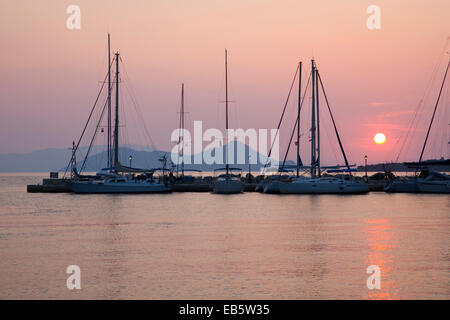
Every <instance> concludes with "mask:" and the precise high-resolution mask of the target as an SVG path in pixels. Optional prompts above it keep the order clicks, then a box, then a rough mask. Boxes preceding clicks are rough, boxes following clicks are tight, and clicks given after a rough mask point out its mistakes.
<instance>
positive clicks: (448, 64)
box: [415, 60, 450, 175]
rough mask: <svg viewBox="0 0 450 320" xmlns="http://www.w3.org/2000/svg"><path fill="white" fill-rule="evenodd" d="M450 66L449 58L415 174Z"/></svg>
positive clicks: (420, 161)
mask: <svg viewBox="0 0 450 320" xmlns="http://www.w3.org/2000/svg"><path fill="white" fill-rule="evenodd" d="M449 66H450V60H449V61H448V63H447V69H446V70H445V75H444V80H442V84H441V89H440V90H439V95H438V98H437V100H436V104H435V106H434V110H433V115H432V116H431V121H430V125H429V126H428V131H427V135H426V137H425V141H424V143H423V147H422V152H421V153H420V158H419V162H418V163H417V167H416V171H415V175H417V171H418V170H419V167H420V164H421V163H422V157H423V152H424V151H425V146H426V145H427V141H428V136H429V135H430V130H431V126H432V125H433V120H434V116H435V114H436V110H437V107H438V104H439V100H440V99H441V93H442V88H443V87H444V83H445V79H446V78H447V72H448V67H449Z"/></svg>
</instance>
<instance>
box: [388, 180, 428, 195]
mask: <svg viewBox="0 0 450 320" xmlns="http://www.w3.org/2000/svg"><path fill="white" fill-rule="evenodd" d="M384 191H385V192H393V193H416V192H419V191H420V190H419V188H418V186H417V183H416V180H415V179H407V180H394V181H391V182H389V183H388V184H387V185H386V186H385V187H384Z"/></svg>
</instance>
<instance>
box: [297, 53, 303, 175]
mask: <svg viewBox="0 0 450 320" xmlns="http://www.w3.org/2000/svg"><path fill="white" fill-rule="evenodd" d="M298 71H299V72H298V110H297V177H298V176H299V175H300V106H301V91H302V62H301V61H300V62H299V63H298Z"/></svg>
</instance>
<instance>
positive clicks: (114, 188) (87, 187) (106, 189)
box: [70, 181, 172, 193]
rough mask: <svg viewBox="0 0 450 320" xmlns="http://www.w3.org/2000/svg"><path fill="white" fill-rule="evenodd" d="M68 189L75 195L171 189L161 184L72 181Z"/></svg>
mask: <svg viewBox="0 0 450 320" xmlns="http://www.w3.org/2000/svg"><path fill="white" fill-rule="evenodd" d="M70 188H71V190H72V191H73V192H75V193H163V192H170V191H172V189H171V188H170V187H169V186H166V185H164V184H162V183H141V182H136V183H133V182H127V183H123V184H120V183H110V184H108V183H103V184H102V183H98V182H92V181H72V182H71V183H70Z"/></svg>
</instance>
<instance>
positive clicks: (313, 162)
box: [311, 60, 316, 178]
mask: <svg viewBox="0 0 450 320" xmlns="http://www.w3.org/2000/svg"><path fill="white" fill-rule="evenodd" d="M311 72H312V76H311V78H312V79H311V80H312V86H311V89H312V99H311V104H312V106H311V107H312V110H311V177H312V178H314V177H315V176H316V115H315V112H316V107H315V102H316V101H315V96H316V93H315V91H316V83H315V82H316V70H315V66H314V60H311Z"/></svg>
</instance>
